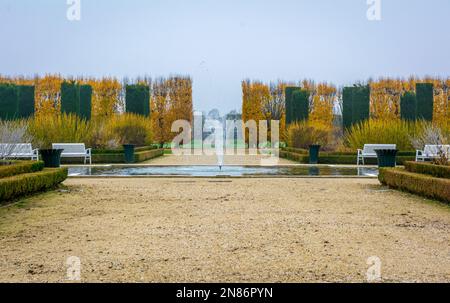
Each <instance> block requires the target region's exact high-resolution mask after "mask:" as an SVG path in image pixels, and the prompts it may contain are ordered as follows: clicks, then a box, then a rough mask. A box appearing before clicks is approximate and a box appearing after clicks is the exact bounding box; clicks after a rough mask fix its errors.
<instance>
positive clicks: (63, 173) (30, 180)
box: [0, 168, 67, 203]
mask: <svg viewBox="0 0 450 303" xmlns="http://www.w3.org/2000/svg"><path fill="white" fill-rule="evenodd" d="M66 178H67V169H66V168H57V169H44V170H43V171H40V172H35V173H29V174H23V175H17V176H13V177H8V178H3V179H0V203H1V202H3V201H8V200H12V199H15V198H19V197H22V196H26V195H29V194H32V193H35V192H40V191H44V190H48V189H51V188H54V187H55V186H56V185H58V184H60V183H61V182H63V181H64V180H65V179H66Z"/></svg>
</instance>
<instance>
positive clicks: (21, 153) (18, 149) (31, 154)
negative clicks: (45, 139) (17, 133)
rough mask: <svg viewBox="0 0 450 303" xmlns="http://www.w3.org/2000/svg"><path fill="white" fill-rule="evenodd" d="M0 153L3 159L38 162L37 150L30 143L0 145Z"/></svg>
mask: <svg viewBox="0 0 450 303" xmlns="http://www.w3.org/2000/svg"><path fill="white" fill-rule="evenodd" d="M0 151H2V152H1V153H2V154H3V157H4V158H5V159H28V158H30V159H31V160H36V161H39V150H38V149H33V146H32V145H31V143H0Z"/></svg>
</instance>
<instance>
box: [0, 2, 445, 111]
mask: <svg viewBox="0 0 450 303" xmlns="http://www.w3.org/2000/svg"><path fill="white" fill-rule="evenodd" d="M366 2H367V0H270V1H269V0H227V1H224V0H221V1H219V0H215V1H213V0H81V20H80V21H72V22H71V21H68V19H67V17H66V12H67V8H68V5H67V3H66V0H0V37H1V43H0V73H1V74H6V75H20V74H24V75H34V74H35V73H39V74H45V73H61V74H62V75H85V76H97V77H100V76H105V75H112V76H117V77H120V78H122V77H124V76H128V77H135V76H138V75H145V74H147V75H150V76H153V77H155V76H168V75H170V74H188V75H191V76H192V78H193V80H194V107H195V109H198V110H204V111H207V110H209V109H212V108H219V109H220V110H221V112H222V113H225V112H227V111H229V110H231V109H239V110H240V107H241V86H240V82H241V80H243V79H245V78H251V79H260V80H263V81H270V80H277V79H283V80H289V81H297V80H300V79H303V78H311V79H314V80H316V81H329V82H333V83H336V84H338V85H343V84H352V83H353V82H354V81H357V80H366V79H368V78H369V77H375V78H376V77H380V76H395V77H396V76H403V77H405V76H409V75H412V74H414V75H418V76H424V75H431V76H449V75H450V58H449V57H450V30H449V29H450V17H449V16H450V1H449V0H381V17H382V20H381V21H369V20H368V19H367V16H366V13H367V10H368V5H367V3H366Z"/></svg>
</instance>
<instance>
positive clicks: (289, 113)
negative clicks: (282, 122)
mask: <svg viewBox="0 0 450 303" xmlns="http://www.w3.org/2000/svg"><path fill="white" fill-rule="evenodd" d="M298 90H300V87H293V86H289V87H286V88H285V100H286V101H285V107H286V125H289V124H291V123H292V122H294V121H295V113H294V109H293V94H294V92H296V91H298Z"/></svg>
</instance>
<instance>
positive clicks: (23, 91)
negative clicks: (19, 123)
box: [17, 85, 34, 119]
mask: <svg viewBox="0 0 450 303" xmlns="http://www.w3.org/2000/svg"><path fill="white" fill-rule="evenodd" d="M17 110H18V112H17V116H18V118H20V119H22V118H28V117H31V116H33V115H34V86H31V85H19V86H17Z"/></svg>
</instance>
